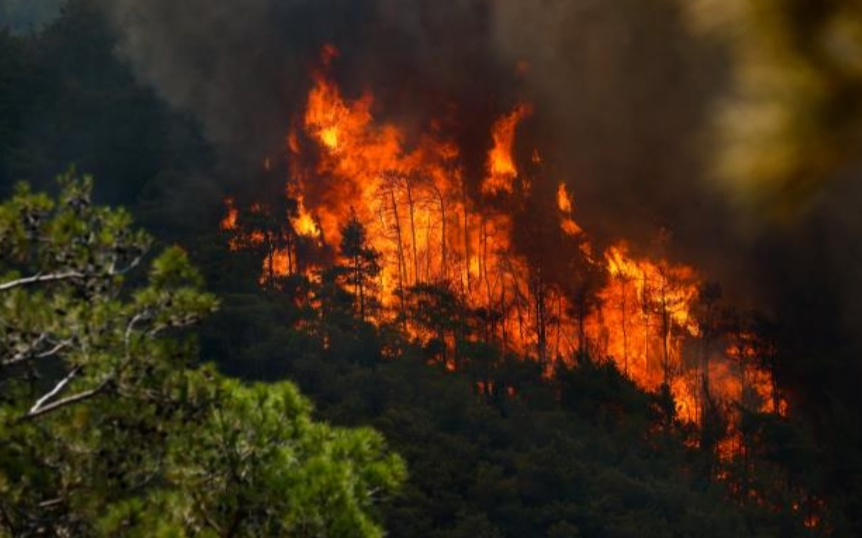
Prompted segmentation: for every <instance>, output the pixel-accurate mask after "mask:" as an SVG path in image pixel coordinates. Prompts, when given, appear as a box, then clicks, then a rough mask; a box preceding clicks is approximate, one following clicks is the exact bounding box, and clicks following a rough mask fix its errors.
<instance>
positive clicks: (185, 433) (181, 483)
mask: <svg viewBox="0 0 862 538" xmlns="http://www.w3.org/2000/svg"><path fill="white" fill-rule="evenodd" d="M91 189H92V182H91V181H90V180H89V179H84V180H79V179H77V178H75V176H74V174H73V173H71V172H70V173H69V174H67V175H66V176H64V177H63V178H61V194H60V195H59V197H58V198H57V199H56V200H54V199H52V198H51V197H49V196H47V195H44V194H33V193H32V192H31V191H30V190H29V189H28V188H27V187H26V186H25V185H22V186H20V187H19V188H18V189H17V191H16V194H15V195H14V196H13V197H12V198H11V199H10V200H8V201H6V202H4V203H2V204H0V253H2V257H0V320H2V322H0V395H2V397H0V439H2V442H0V536H6V535H8V536H16V537H17V536H42V535H45V534H46V533H47V534H49V535H72V536H140V537H144V536H165V537H182V536H248V537H256V536H299V537H303V536H305V537H309V538H311V537H317V536H324V535H328V536H344V537H377V536H382V535H383V531H382V529H381V527H380V526H379V524H378V520H379V517H380V514H379V506H380V503H381V502H382V501H384V500H385V499H386V496H387V495H388V494H389V492H391V491H392V490H394V489H395V488H396V487H397V486H398V485H399V484H400V482H401V481H402V480H403V479H404V475H405V470H404V465H403V463H402V462H401V460H400V459H399V458H398V457H397V456H394V455H392V454H391V453H389V452H388V451H387V449H386V446H385V442H384V440H383V438H382V437H381V436H380V435H379V434H378V433H376V432H374V431H372V430H368V429H355V430H347V429H341V428H333V427H330V426H328V425H326V424H322V423H318V422H315V421H314V420H312V417H311V413H312V409H311V406H310V404H309V403H308V402H307V401H306V400H305V399H304V398H302V396H300V394H299V393H298V391H297V390H296V388H295V387H294V386H293V385H291V384H289V383H281V384H276V385H253V386H247V385H244V384H242V383H240V382H237V381H232V380H228V379H225V378H222V377H221V376H220V375H219V374H217V373H215V372H214V371H213V370H212V369H210V368H207V367H203V368H201V367H197V368H195V367H194V363H195V357H196V355H197V345H196V342H195V338H194V335H193V334H192V333H190V332H189V329H188V328H189V327H190V326H192V325H194V324H196V323H198V322H199V320H200V319H201V318H202V317H204V316H205V315H208V314H210V313H211V312H213V311H214V310H215V308H216V306H217V301H216V299H215V297H214V296H213V295H210V294H208V293H205V292H203V291H201V286H202V284H203V279H202V277H201V275H200V274H199V273H198V272H197V271H196V270H195V269H194V268H193V267H192V265H191V263H190V262H189V259H188V256H187V255H186V253H185V252H184V251H183V250H182V249H180V248H178V247H171V248H167V249H165V250H164V251H163V252H161V253H159V254H157V255H151V254H150V249H151V246H152V240H151V239H150V238H149V237H148V236H146V235H145V234H144V233H142V232H137V231H133V230H132V229H131V227H130V226H131V218H130V216H129V215H128V214H127V213H125V212H123V211H117V210H112V209H108V208H104V207H99V206H96V205H94V204H93V203H92V200H91ZM145 265H149V271H148V275H147V276H146V278H142V277H141V276H139V275H137V274H136V273H135V272H134V270H135V269H136V268H138V267H143V266H145Z"/></svg>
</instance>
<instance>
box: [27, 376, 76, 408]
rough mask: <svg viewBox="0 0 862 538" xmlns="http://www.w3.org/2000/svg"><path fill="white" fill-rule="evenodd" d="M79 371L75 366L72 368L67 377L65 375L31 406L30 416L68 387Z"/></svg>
mask: <svg viewBox="0 0 862 538" xmlns="http://www.w3.org/2000/svg"><path fill="white" fill-rule="evenodd" d="M80 371H81V367H80V366H76V367H75V368H72V371H71V372H69V375H67V376H66V377H64V378H63V379H62V380H61V381H60V382H59V383H57V385H56V386H55V387H54V388H53V389H52V390H51V392H49V393H48V394H46V395H44V396H42V397H41V398H39V400H38V401H37V402H36V403H35V404H34V405H33V407H31V408H30V413H31V414H32V413H37V412H38V411H39V410H40V409H42V407H43V406H44V405H45V404H46V403H48V402H49V401H51V400H52V399H53V398H55V397H56V396H57V395H58V394H60V393H61V392H63V389H65V388H66V385H68V384H69V383H70V382H71V381H72V380H73V379H75V377H77V376H78V373H79V372H80Z"/></svg>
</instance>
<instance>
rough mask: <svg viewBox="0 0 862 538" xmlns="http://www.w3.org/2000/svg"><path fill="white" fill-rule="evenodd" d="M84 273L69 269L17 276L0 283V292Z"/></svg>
mask: <svg viewBox="0 0 862 538" xmlns="http://www.w3.org/2000/svg"><path fill="white" fill-rule="evenodd" d="M85 276H86V275H84V274H83V273H79V272H78V271H69V272H66V273H51V274H47V275H43V274H38V275H33V276H28V277H25V278H19V279H17V280H11V281H9V282H4V283H3V284H0V292H4V291H9V290H12V289H15V288H20V287H22V286H32V285H34V284H41V283H45V282H59V281H63V280H71V279H73V278H84V277H85Z"/></svg>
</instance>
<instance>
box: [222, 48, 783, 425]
mask: <svg viewBox="0 0 862 538" xmlns="http://www.w3.org/2000/svg"><path fill="white" fill-rule="evenodd" d="M338 55H339V52H338V50H337V49H336V48H335V47H334V46H332V45H327V46H326V47H324V48H323V50H322V52H321V58H320V61H319V64H318V66H317V67H316V68H314V74H313V77H312V79H313V84H312V86H311V88H310V90H309V92H308V96H307V99H306V101H305V102H306V107H305V110H304V112H302V113H300V114H297V116H296V117H294V118H293V122H292V123H291V124H292V125H293V127H291V128H290V129H289V132H288V134H287V135H286V137H285V138H286V141H285V145H284V149H283V151H282V153H281V154H280V155H277V156H275V157H270V158H268V159H267V160H266V161H265V162H264V167H265V168H266V167H271V159H281V160H283V161H284V162H286V163H287V170H288V174H287V177H285V178H283V179H282V181H283V182H284V187H283V193H282V197H283V200H281V201H272V200H271V201H269V202H264V201H258V202H254V203H251V204H250V205H249V207H247V208H244V210H240V209H239V208H237V207H236V206H235V205H234V202H233V200H232V199H231V200H228V201H227V202H226V204H227V214H226V216H225V219H224V221H223V222H222V228H223V229H224V230H225V231H227V232H230V236H231V239H230V244H231V248H232V249H235V250H239V249H243V248H247V247H260V248H262V249H263V256H262V258H263V269H262V274H261V278H260V280H261V283H263V284H266V285H277V282H278V280H279V279H283V278H284V277H293V276H297V275H300V276H305V277H307V278H309V279H317V278H319V277H318V275H319V274H320V272H321V271H323V270H325V269H326V268H327V267H328V266H329V265H331V264H332V263H334V261H335V260H337V259H338V258H339V256H340V257H342V258H345V259H346V261H347V266H349V267H352V268H353V269H352V270H353V272H354V276H353V277H351V282H352V286H351V287H352V290H353V292H354V294H355V295H356V296H357V301H358V302H357V305H358V309H359V311H360V315H361V316H362V317H363V318H366V317H367V318H369V319H372V320H374V321H375V322H376V323H389V322H394V321H396V320H400V323H402V324H403V325H404V327H405V328H406V329H407V330H408V332H409V334H410V335H411V336H412V337H413V338H416V339H418V340H420V341H428V340H430V339H431V338H434V337H436V336H437V335H436V334H435V333H434V331H430V332H429V331H428V330H427V328H426V327H424V326H423V325H422V324H421V323H419V322H418V321H417V320H415V319H409V318H408V319H404V316H405V313H406V312H408V305H407V303H408V302H409V301H410V298H411V293H413V292H415V290H418V289H422V288H427V287H428V286H431V287H436V288H439V289H442V290H447V291H448V292H449V293H452V294H454V296H456V297H457V298H458V299H459V300H460V301H461V302H463V304H464V307H465V308H467V309H468V310H470V311H473V312H479V313H481V315H480V317H479V319H481V325H482V326H481V327H480V328H479V331H478V334H480V335H481V338H482V339H483V340H485V341H487V342H491V343H494V344H495V345H497V346H499V347H500V348H501V350H502V351H503V352H514V353H517V354H522V355H526V356H530V357H533V358H534V359H535V360H537V361H539V363H540V364H542V365H543V367H544V368H545V369H546V371H547V373H548V374H549V375H550V374H551V373H552V372H553V369H554V364H555V363H556V362H558V361H561V362H563V363H568V364H574V363H577V362H579V361H581V360H585V359H586V358H587V357H588V356H589V357H593V358H595V359H600V360H611V361H615V362H616V363H617V364H618V365H619V367H620V369H621V370H623V371H624V372H625V374H626V375H629V376H631V377H632V379H634V380H636V381H637V382H638V383H639V384H641V385H642V386H643V387H645V388H647V389H650V390H657V389H658V388H659V387H661V386H665V387H668V388H669V389H670V390H671V391H672V393H673V394H674V396H675V398H676V399H677V401H678V412H679V413H680V415H681V416H682V417H683V418H685V419H686V420H692V421H695V420H698V417H699V414H700V413H701V409H702V406H703V402H704V398H707V397H709V396H708V394H706V395H705V393H704V388H705V387H708V386H711V387H712V390H713V391H714V392H715V394H720V395H722V396H724V397H727V398H730V399H735V400H740V399H741V398H742V392H743V391H744V390H755V391H757V392H758V394H759V396H760V400H759V403H756V404H755V407H756V408H760V407H765V405H766V402H767V401H771V400H770V394H771V392H770V391H771V389H772V387H771V384H770V381H769V379H768V376H767V377H766V378H764V379H762V380H759V381H756V382H755V381H754V378H752V379H749V380H745V379H743V377H744V376H742V375H733V374H730V373H729V372H730V370H735V369H736V368H738V367H737V366H734V363H733V361H732V360H731V359H732V358H731V356H730V355H729V354H722V353H718V354H716V357H715V360H714V361H710V360H709V357H706V356H705V357H703V358H701V357H696V355H697V354H696V353H695V352H694V351H693V349H694V347H695V346H693V344H692V342H694V341H695V340H696V339H697V337H699V336H701V333H702V332H703V330H702V329H701V328H700V324H699V321H698V319H697V315H696V312H695V310H696V308H697V304H698V300H699V290H700V288H701V282H700V276H699V275H698V274H697V271H696V270H695V269H693V268H691V267H687V266H683V265H677V264H674V263H672V262H670V261H668V260H667V259H665V258H649V257H646V256H635V255H633V254H631V253H630V248H629V247H628V246H627V245H626V244H625V243H624V242H619V243H617V244H615V245H612V246H609V247H608V248H606V249H600V248H598V247H596V246H594V245H592V244H591V242H590V240H589V238H588V236H587V234H586V232H585V231H584V229H583V227H582V226H580V225H579V224H578V223H577V221H576V220H575V213H576V211H575V204H576V201H575V200H574V199H573V197H572V195H571V194H570V193H569V191H568V189H567V187H566V182H563V181H562V179H564V178H559V177H554V176H555V174H554V171H553V170H554V169H553V166H552V165H551V164H550V163H548V162H546V160H545V159H543V158H542V156H541V148H538V147H530V141H529V139H527V140H524V137H519V136H518V134H519V132H520V130H521V129H523V128H525V122H528V121H529V116H530V114H531V113H532V110H533V106H532V105H530V104H526V103H517V102H516V103H514V104H512V105H510V106H509V107H506V108H505V109H504V110H502V111H501V112H500V113H499V115H498V117H497V119H496V120H494V121H492V122H490V125H489V131H488V132H487V133H486V136H485V142H484V143H475V144H474V146H475V147H484V148H485V158H484V167H483V169H481V177H480V178H478V180H477V179H476V178H471V177H469V174H470V170H469V168H468V166H467V165H465V160H469V157H466V156H465V153H466V152H467V151H469V149H465V148H462V147H461V146H460V145H459V144H458V142H457V140H454V139H453V138H452V136H451V135H450V134H449V133H448V132H447V130H446V129H445V128H444V127H443V124H444V120H440V119H434V120H431V121H430V122H429V126H428V129H427V131H425V132H424V133H422V134H421V135H419V136H416V137H414V139H413V140H412V141H411V140H409V137H408V133H407V132H406V131H405V129H404V128H402V127H400V126H399V125H398V124H396V123H394V122H387V121H380V120H378V119H376V118H375V114H376V113H377V111H378V110H381V109H384V110H385V108H386V103H377V102H376V101H375V96H374V95H373V94H372V93H371V92H370V91H366V92H365V93H363V94H361V95H360V96H359V97H357V98H355V99H348V98H346V97H344V95H343V91H342V89H341V88H340V87H339V86H338V84H337V83H336V82H335V80H334V78H333V76H332V73H331V72H332V69H333V63H335V62H337V59H338ZM449 121H453V120H449ZM454 121H457V118H455V119H454ZM288 123H289V121H286V124H288ZM522 154H523V155H524V156H525V158H524V159H520V158H519V157H520V155H522ZM283 168H284V167H279V169H283ZM267 204H269V205H267ZM276 206H281V207H290V208H291V210H289V211H285V210H284V209H281V210H276ZM267 218H268V219H270V225H269V227H268V228H267V227H266V226H263V227H262V226H260V225H256V224H255V222H257V221H260V220H261V219H263V220H266V219H267ZM243 222H245V224H244V225H241V223H243ZM348 232H349V233H350V234H351V237H347V236H345V234H346V233H348ZM667 242H668V239H667V238H664V239H661V238H660V240H659V245H658V249H657V250H659V251H660V250H662V249H663V248H664V245H666V244H667ZM303 245H304V246H303ZM339 247H340V248H339ZM303 249H305V255H303ZM370 253H374V254H373V256H372V255H371V254H370ZM659 254H660V253H659ZM369 263H373V266H374V268H375V270H374V271H371V272H369V273H368V274H367V275H365V272H364V270H363V268H364V267H366V266H367V264H369ZM369 278H371V279H372V280H373V281H374V282H375V284H376V286H375V288H376V293H375V295H376V296H377V299H379V308H374V309H369V308H367V307H366V294H369V292H368V291H367V289H366V285H365V282H366V280H368V279H369ZM444 340H445V338H444ZM740 345H742V344H740ZM444 347H448V348H449V349H448V350H447V352H446V353H445V357H446V360H447V361H449V362H450V363H451V367H452V368H456V367H457V365H458V360H459V359H458V349H457V348H458V346H457V345H456V343H455V342H454V341H452V340H450V341H448V342H446V343H445V346H444ZM710 354H714V350H706V351H702V353H701V355H710ZM737 355H738V354H737ZM443 356H444V355H441V358H442V357H443ZM745 384H748V385H750V386H749V387H748V388H742V386H743V385H745Z"/></svg>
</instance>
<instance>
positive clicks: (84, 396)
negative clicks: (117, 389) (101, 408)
mask: <svg viewBox="0 0 862 538" xmlns="http://www.w3.org/2000/svg"><path fill="white" fill-rule="evenodd" d="M112 380H113V378H108V379H106V380H105V381H103V382H102V383H101V384H100V385H99V386H97V387H96V388H94V389H90V390H86V391H84V392H79V393H78V394H74V395H72V396H69V397H66V398H63V399H62V400H57V401H56V402H54V403H52V404H48V405H46V406H44V407H42V408H40V409H38V410H36V411H33V410H32V409H31V410H30V412H28V413H27V414H26V415H24V416H23V417H21V419H20V420H32V419H34V418H37V417H41V416H42V415H47V414H48V413H51V412H53V411H56V410H57V409H60V408H63V407H66V406H69V405H72V404H76V403H79V402H83V401H84V400H89V399H90V398H92V397H94V396H97V395H99V394H100V393H101V392H102V391H104V390H105V389H107V388H108V386H110V384H111V381H112Z"/></svg>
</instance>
